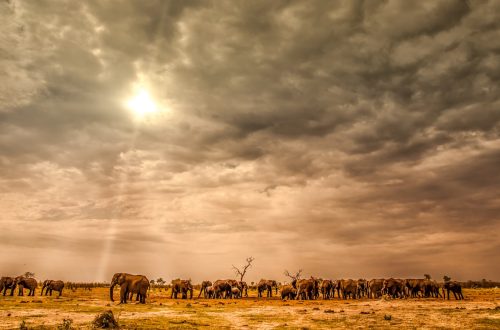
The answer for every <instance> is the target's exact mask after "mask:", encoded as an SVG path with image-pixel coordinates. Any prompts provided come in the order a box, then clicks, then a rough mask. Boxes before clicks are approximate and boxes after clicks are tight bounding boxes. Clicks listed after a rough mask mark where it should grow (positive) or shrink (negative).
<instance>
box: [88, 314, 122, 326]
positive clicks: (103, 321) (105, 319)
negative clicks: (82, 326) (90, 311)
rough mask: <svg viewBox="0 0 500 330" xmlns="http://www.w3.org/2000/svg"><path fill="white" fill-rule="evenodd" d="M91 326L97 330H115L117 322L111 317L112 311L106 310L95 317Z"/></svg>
mask: <svg viewBox="0 0 500 330" xmlns="http://www.w3.org/2000/svg"><path fill="white" fill-rule="evenodd" d="M92 326H93V327H94V328H98V329H115V328H118V321H117V320H116V319H115V316H114V315H113V311H111V310H108V311H105V312H102V313H99V314H97V315H96V317H95V319H94V321H93V322H92Z"/></svg>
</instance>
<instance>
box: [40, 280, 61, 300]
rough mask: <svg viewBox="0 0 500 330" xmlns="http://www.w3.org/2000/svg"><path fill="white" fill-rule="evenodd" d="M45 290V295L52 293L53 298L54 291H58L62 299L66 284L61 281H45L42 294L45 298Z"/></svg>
mask: <svg viewBox="0 0 500 330" xmlns="http://www.w3.org/2000/svg"><path fill="white" fill-rule="evenodd" d="M44 289H45V295H47V294H49V293H50V295H51V296H52V291H57V292H59V296H58V297H60V296H61V295H62V291H63V289H64V282H63V281H60V280H57V281H53V280H45V281H43V285H42V292H41V293H40V295H42V296H43V290H44Z"/></svg>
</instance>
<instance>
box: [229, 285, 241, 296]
mask: <svg viewBox="0 0 500 330" xmlns="http://www.w3.org/2000/svg"><path fill="white" fill-rule="evenodd" d="M231 296H232V298H241V290H240V288H239V287H232V288H231Z"/></svg>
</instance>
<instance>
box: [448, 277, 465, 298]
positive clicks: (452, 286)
mask: <svg viewBox="0 0 500 330" xmlns="http://www.w3.org/2000/svg"><path fill="white" fill-rule="evenodd" d="M445 291H446V293H447V296H448V300H450V291H451V292H453V296H454V297H455V300H462V299H464V295H463V294H462V286H461V285H460V283H458V282H456V281H447V282H444V284H443V299H445ZM457 297H458V298H457Z"/></svg>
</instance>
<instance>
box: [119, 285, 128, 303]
mask: <svg viewBox="0 0 500 330" xmlns="http://www.w3.org/2000/svg"><path fill="white" fill-rule="evenodd" d="M127 294H128V290H127V284H126V283H123V284H122V285H121V287H120V304H126V303H127Z"/></svg>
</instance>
